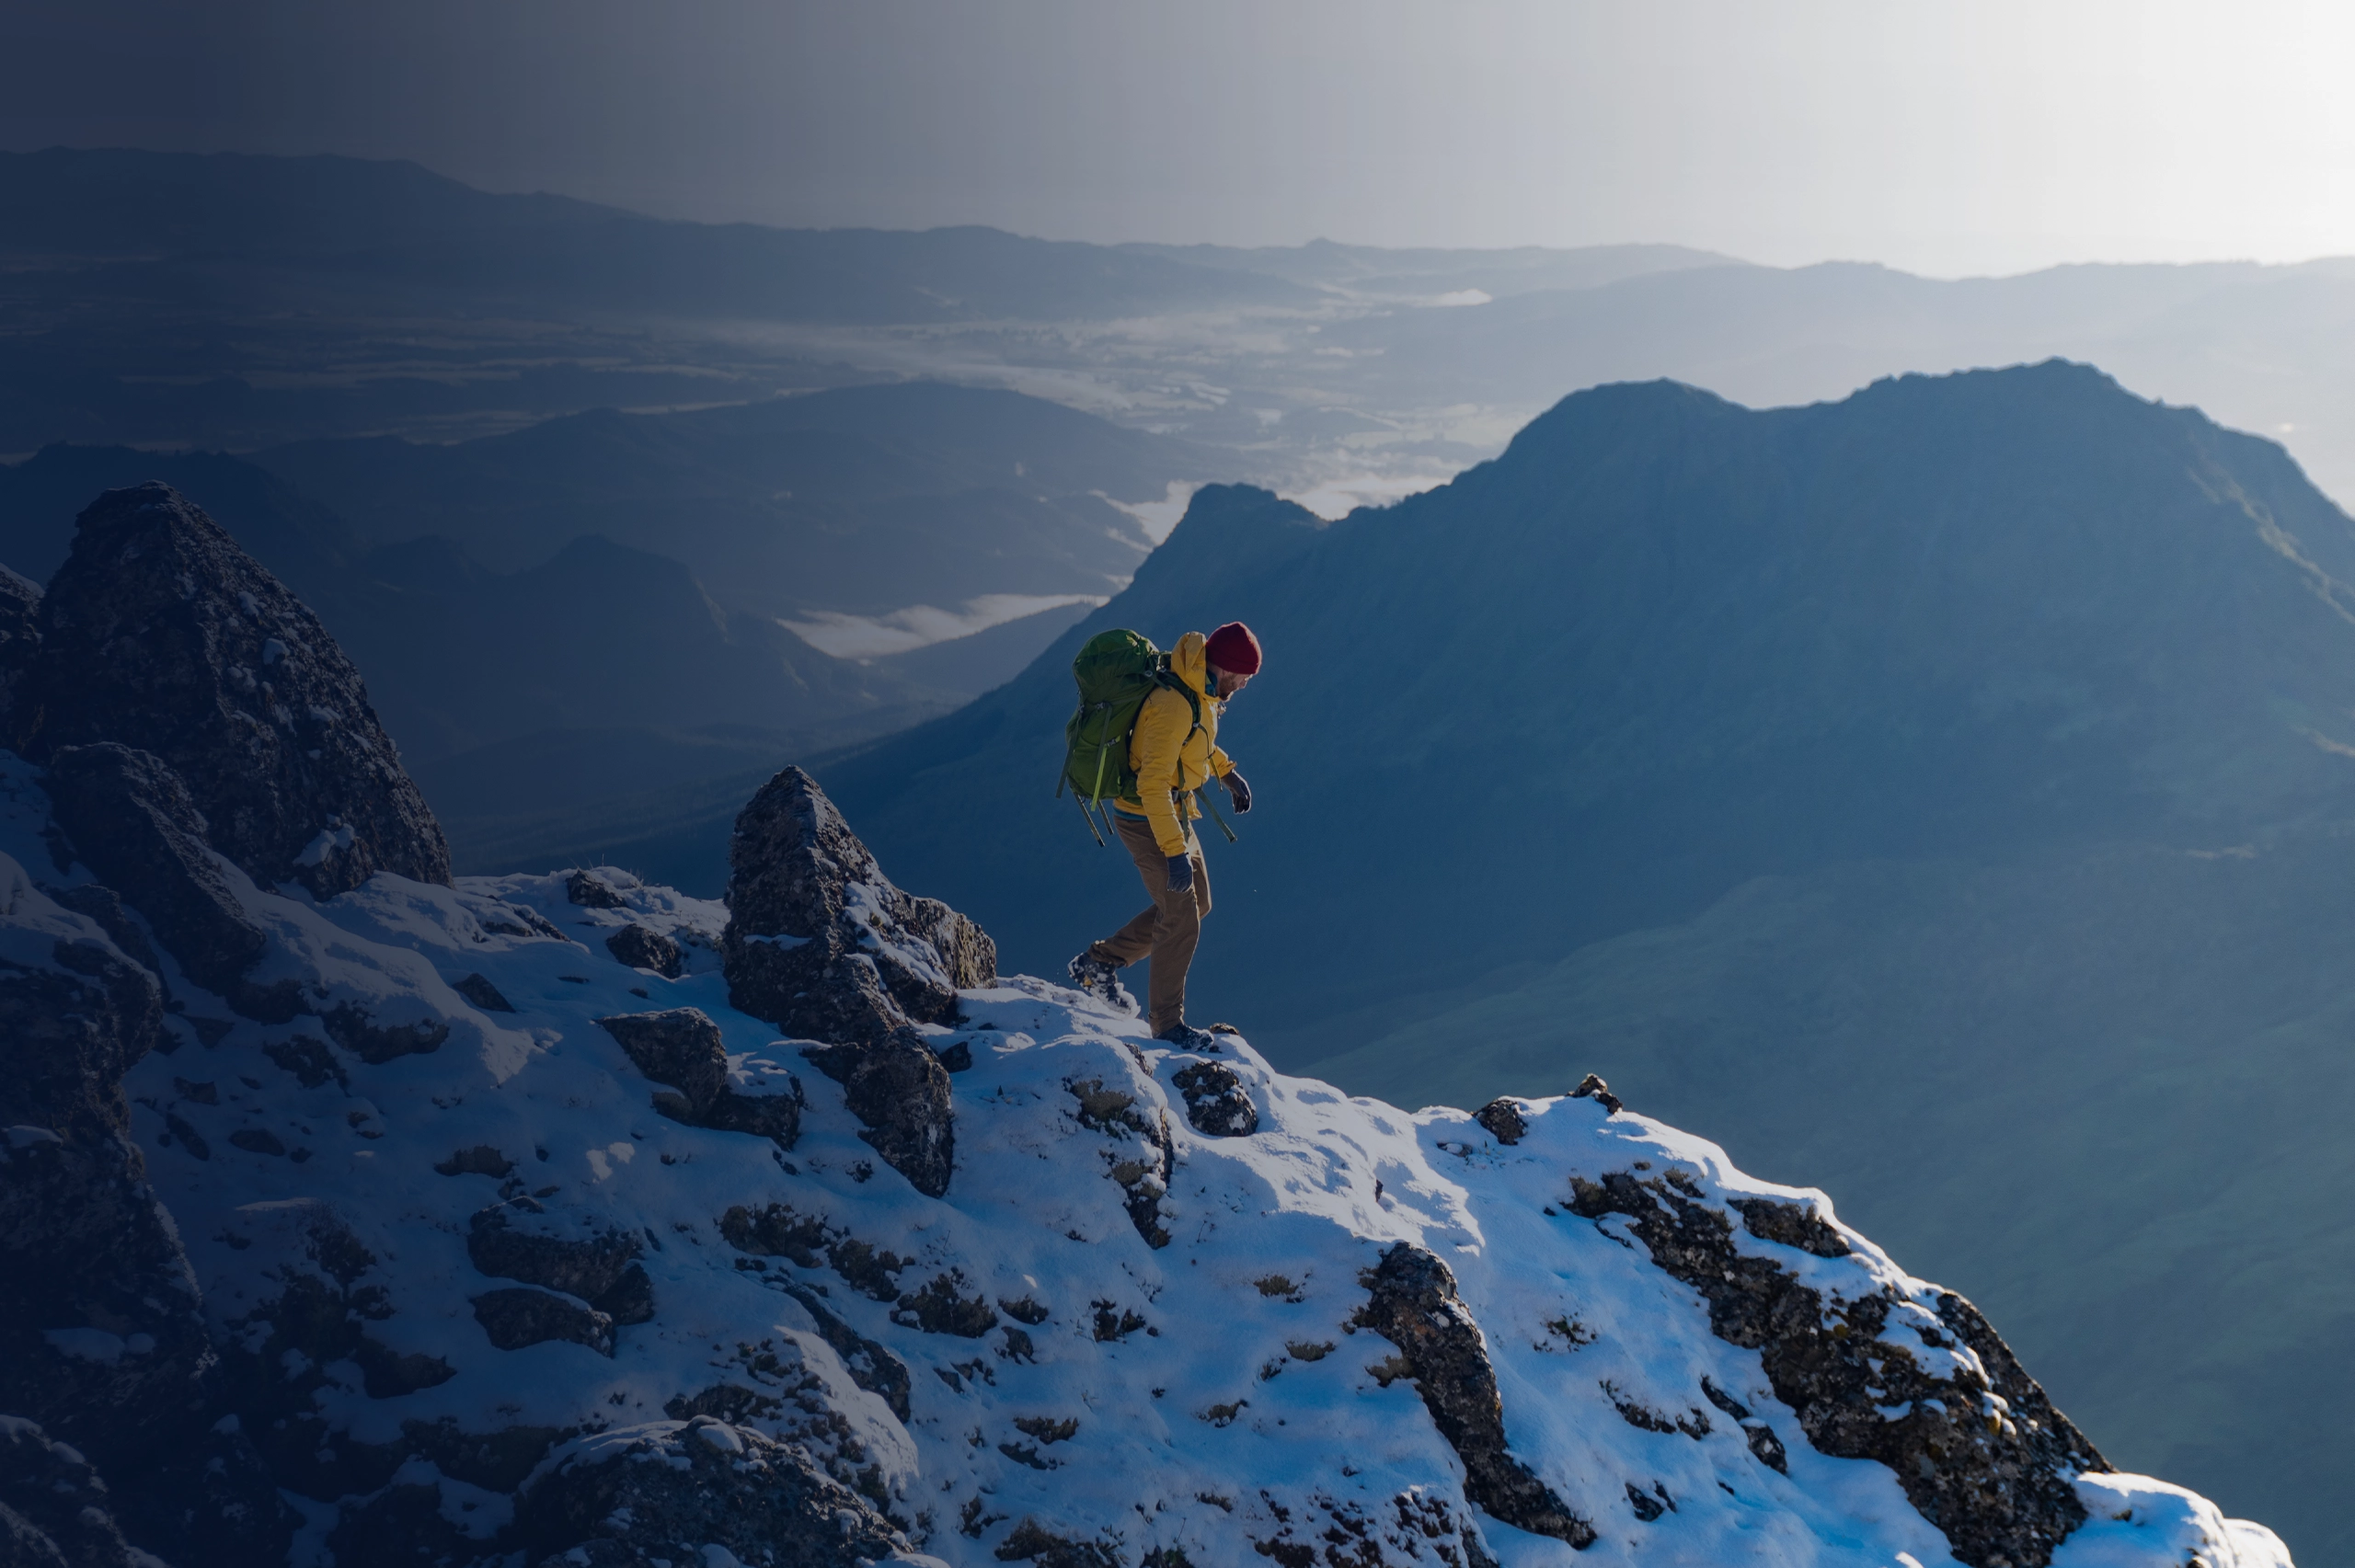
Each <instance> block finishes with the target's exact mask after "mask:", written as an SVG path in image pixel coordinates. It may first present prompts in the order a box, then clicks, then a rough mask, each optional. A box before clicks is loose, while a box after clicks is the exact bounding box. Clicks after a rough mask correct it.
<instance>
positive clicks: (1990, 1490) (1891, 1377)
mask: <svg viewBox="0 0 2355 1568" xmlns="http://www.w3.org/2000/svg"><path fill="white" fill-rule="evenodd" d="M1571 1188H1572V1191H1571V1195H1570V1200H1569V1204H1568V1207H1569V1208H1570V1209H1571V1211H1572V1212H1574V1213H1577V1214H1580V1215H1584V1216H1586V1217H1587V1218H1589V1219H1602V1218H1603V1217H1604V1216H1607V1215H1625V1216H1626V1217H1627V1219H1629V1220H1631V1221H1632V1222H1633V1223H1632V1226H1631V1229H1632V1230H1634V1232H1635V1235H1636V1237H1637V1239H1638V1240H1639V1241H1641V1242H1643V1243H1644V1245H1645V1246H1647V1247H1648V1248H1649V1249H1650V1251H1651V1254H1652V1261H1653V1262H1654V1263H1656V1264H1658V1265H1660V1267H1661V1268H1662V1269H1664V1270H1666V1271H1667V1272H1668V1273H1669V1274H1670V1275H1671V1276H1674V1277H1675V1278H1677V1279H1680V1280H1682V1281H1683V1282H1684V1283H1685V1284H1687V1285H1689V1286H1691V1287H1692V1288H1694V1289H1695V1290H1697V1291H1699V1292H1700V1293H1701V1295H1702V1296H1703V1297H1704V1298H1705V1299H1706V1300H1707V1301H1708V1304H1709V1326H1710V1328H1711V1329H1712V1330H1713V1331H1714V1332H1715V1333H1717V1336H1718V1337H1719V1338H1720V1339H1724V1340H1727V1341H1729V1342H1730V1343H1732V1344H1734V1345H1741V1346H1743V1347H1745V1348H1749V1349H1755V1350H1756V1351H1758V1353H1759V1359H1760V1361H1761V1363H1762V1365H1763V1367H1764V1368H1765V1371H1766V1377H1767V1379H1768V1381H1769V1382H1770V1383H1771V1384H1772V1385H1773V1387H1774V1390H1775V1397H1776V1398H1777V1399H1779V1400H1781V1401H1782V1402H1784V1403H1785V1404H1787V1405H1789V1406H1790V1407H1791V1408H1792V1409H1793V1410H1795V1411H1797V1412H1798V1418H1799V1425H1800V1426H1801V1427H1802V1428H1804V1429H1805V1431H1806V1433H1807V1436H1808V1440H1809V1442H1810V1443H1812V1444H1813V1445H1814V1446H1815V1448H1817V1449H1818V1450H1819V1451H1820V1452H1822V1453H1826V1454H1830V1455H1832V1456H1833V1457H1834V1458H1837V1459H1878V1460H1879V1461H1880V1462H1881V1463H1883V1464H1885V1465H1887V1466H1888V1467H1889V1468H1890V1470H1891V1471H1894V1472H1895V1473H1896V1476H1897V1480H1898V1484H1899V1485H1901V1486H1902V1487H1903V1488H1904V1489H1905V1494H1906V1496H1907V1497H1908V1498H1910V1499H1911V1500H1912V1501H1913V1505H1914V1507H1915V1508H1917V1509H1918V1510H1920V1512H1921V1514H1922V1516H1923V1517H1924V1518H1925V1519H1927V1520H1929V1521H1930V1523H1932V1524H1933V1525H1936V1527H1937V1528H1939V1529H1940V1530H1942V1531H1944V1532H1945V1534H1946V1537H1947V1541H1948V1543H1949V1544H1950V1545H1951V1547H1952V1549H1953V1551H1954V1554H1955V1555H1956V1556H1957V1557H1959V1558H1960V1559H1961V1560H1962V1561H1963V1562H1968V1563H1970V1564H1971V1565H1972V1568H2000V1565H2005V1564H2008V1565H2010V1568H2044V1564H2046V1563H2048V1562H2051V1558H2052V1553H2053V1551H2055V1549H2057V1548H2058V1547H2059V1546H2060V1544H2061V1542H2062V1540H2063V1539H2066V1538H2067V1536H2068V1535H2069V1533H2070V1532H2071V1531H2072V1530H2074V1529H2075V1528H2077V1527H2078V1526H2079V1525H2080V1524H2083V1523H2084V1522H2085V1505H2084V1503H2083V1502H2081V1501H2080V1500H2079V1498H2078V1496H2077V1492H2076V1488H2075V1486H2074V1479H2075V1477H2076V1476H2077V1474H2078V1473H2079V1472H2080V1471H2107V1470H2108V1469H2109V1465H2108V1461H2106V1460H2105V1459H2103V1458H2102V1457H2101V1454H2100V1452H2099V1451H2098V1450H2097V1449H2096V1448H2094V1446H2093V1444H2092V1443H2091V1442H2089V1441H2088V1440H2087V1439H2086V1437H2085V1434H2083V1433H2082V1432H2079V1431H2078V1430H2077V1428H2076V1427H2075V1426H2074V1425H2072V1424H2071V1423H2070V1421H2069V1418H2068V1417H2067V1416H2065V1415H2062V1413H2060V1412H2059V1411H2058V1410H2056V1409H2054V1408H2053V1406H2052V1402H2051V1401H2050V1400H2049V1399H2047V1398H2046V1397H2045V1393H2044V1391H2043V1389H2042V1388H2040V1387H2039V1386H2038V1384H2037V1382H2036V1380H2035V1379H2032V1378H2030V1377H2029V1376H2028V1373H2027V1372H2026V1370H2025V1369H2023V1368H2021V1366H2020V1364H2019V1362H2018V1360H2017V1359H2016V1358H2015V1357H2014V1356H2013V1355H2012V1353H2011V1350H2010V1348H2009V1347H2008V1346H2006V1345H2005V1344H2004V1342H2003V1341H2002V1340H2001V1339H2000V1338H1998V1337H1997V1336H1996V1334H1995V1332H1994V1330H1993V1329H1992V1328H1990V1327H1989V1326H1988V1324H1987V1321H1986V1319H1984V1318H1983V1317H1982V1316H1981V1315H1980V1313H1979V1310H1978V1309H1977V1308H1975V1307H1973V1306H1971V1304H1970V1302H1968V1301H1966V1300H1964V1299H1962V1298H1961V1297H1959V1296H1957V1295H1955V1294H1953V1293H1952V1292H1943V1293H1940V1294H1939V1295H1938V1296H1937V1297H1936V1310H1935V1311H1932V1310H1928V1309H1925V1308H1924V1307H1923V1306H1922V1305H1921V1304H1920V1303H1917V1302H1913V1301H1911V1300H1906V1299H1901V1298H1899V1297H1897V1296H1896V1295H1894V1294H1892V1293H1890V1292H1888V1291H1886V1290H1883V1291H1880V1292H1878V1293H1876V1294H1872V1295H1868V1296H1867V1297H1865V1298H1864V1299H1861V1300H1855V1301H1828V1300H1826V1299H1824V1297H1823V1296H1822V1294H1821V1293H1820V1292H1819V1291H1817V1290H1814V1289H1812V1288H1809V1287H1808V1286H1806V1285H1803V1284H1801V1283H1800V1281H1799V1278H1798V1275H1797V1274H1796V1273H1795V1272H1794V1271H1792V1270H1791V1269H1788V1268H1786V1267H1784V1266H1783V1265H1780V1264H1778V1263H1775V1261H1773V1260H1772V1259H1771V1258H1766V1257H1760V1256H1756V1255H1754V1254H1753V1253H1746V1252H1744V1251H1742V1250H1740V1248H1738V1247H1737V1246H1736V1245H1735V1243H1734V1228H1735V1224H1736V1216H1737V1215H1738V1216H1739V1217H1740V1225H1741V1228H1742V1229H1743V1230H1747V1231H1748V1232H1749V1233H1750V1234H1751V1235H1752V1236H1754V1237H1757V1238H1759V1239H1760V1240H1762V1241H1768V1242H1776V1243H1779V1244H1781V1245H1785V1246H1792V1247H1797V1248H1799V1249H1801V1250H1803V1251H1806V1252H1809V1253H1815V1254H1816V1255H1818V1256H1825V1257H1838V1256H1844V1255H1845V1254H1846V1253H1847V1252H1848V1247H1847V1243H1846V1242H1845V1241H1844V1240H1843V1239H1842V1238H1841V1236H1840V1235H1839V1233H1838V1232H1837V1231H1836V1230H1833V1229H1832V1226H1830V1225H1829V1224H1828V1223H1826V1222H1825V1221H1824V1220H1823V1219H1822V1218H1821V1216H1820V1215H1818V1214H1816V1213H1815V1212H1814V1210H1813V1209H1812V1208H1809V1207H1805V1206H1802V1205H1798V1204H1789V1203H1783V1202H1779V1201H1776V1200H1774V1199H1765V1198H1751V1199H1734V1200H1732V1201H1731V1202H1730V1203H1729V1206H1728V1207H1726V1208H1720V1207H1717V1206H1716V1205H1715V1204H1711V1203H1708V1202H1706V1201H1705V1200H1704V1199H1703V1197H1702V1196H1701V1195H1700V1192H1699V1189H1698V1187H1697V1186H1696V1185H1694V1183H1693V1182H1692V1180H1691V1178H1690V1177H1688V1176H1685V1175H1684V1173H1683V1172H1681V1171H1677V1170H1673V1169H1671V1170H1669V1171H1667V1172H1665V1173H1661V1174H1660V1175H1656V1176H1638V1175H1637V1174H1636V1173H1633V1172H1628V1171H1622V1172H1614V1173H1611V1174H1608V1175H1605V1176H1604V1177H1603V1179H1602V1181H1600V1182H1591V1181H1587V1180H1585V1179H1583V1178H1574V1179H1573V1180H1572V1183H1571ZM1729 1210H1730V1212H1729ZM1900 1334H1904V1335H1907V1336H1909V1337H1911V1338H1912V1339H1913V1342H1914V1343H1913V1345H1907V1344H1905V1343H1904V1340H1903V1339H1901V1338H1900V1337H1899V1335H1900ZM1891 1412H1894V1413H1893V1414H1892V1413H1891ZM1756 1447H1757V1445H1756V1443H1755V1442H1754V1441H1753V1443H1752V1448H1753V1451H1755V1449H1756ZM1778 1451H1779V1450H1778Z"/></svg>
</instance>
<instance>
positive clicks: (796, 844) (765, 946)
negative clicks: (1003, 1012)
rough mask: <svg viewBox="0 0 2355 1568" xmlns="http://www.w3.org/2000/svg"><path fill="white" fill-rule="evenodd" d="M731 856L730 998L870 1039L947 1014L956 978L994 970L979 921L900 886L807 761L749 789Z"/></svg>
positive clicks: (853, 1039)
mask: <svg viewBox="0 0 2355 1568" xmlns="http://www.w3.org/2000/svg"><path fill="white" fill-rule="evenodd" d="M728 858H729V882H728V910H729V921H728V932H727V935H726V937H725V939H724V941H725V946H724V949H723V951H724V956H725V957H726V961H727V975H728V991H729V1001H730V1002H731V1003H733V1004H734V1005H735V1006H736V1007H737V1008H739V1009H741V1011H743V1012H746V1013H752V1015H753V1016H754V1017H756V1018H766V1019H769V1020H771V1021H773V1022H774V1023H775V1024H776V1026H777V1027H778V1028H780V1029H783V1030H785V1031H786V1032H787V1033H788V1034H794V1035H799V1036H803V1037H804V1038H807V1039H813V1040H826V1041H831V1042H835V1043H845V1044H847V1043H862V1044H863V1043H866V1042H867V1041H869V1040H871V1039H874V1038H877V1037H879V1036H881V1035H882V1034H884V1033H887V1032H889V1030H890V1028H891V1027H893V1026H894V1025H896V1024H901V1023H902V1022H905V1021H906V1020H908V1019H913V1020H915V1021H916V1022H918V1023H924V1024H937V1023H946V1022H948V1021H949V1020H950V1019H953V1018H954V1017H955V1016H956V1013H957V992H958V991H959V990H971V989H973V988H975V987H980V986H986V985H989V984H991V983H993V982H994V980H995V979H997V946H996V944H994V943H993V942H991V941H990V939H989V937H988V935H987V934H986V933H983V932H982V929H981V927H979V926H977V925H975V924H974V923H973V922H972V921H969V920H967V919H966V918H965V917H964V916H962V915H960V914H959V913H958V912H957V911H956V910H952V909H950V908H949V907H948V905H946V904H944V903H941V902H940V901H939V900H938V899H936V898H915V897H913V896H912V895H910V894H907V893H902V891H900V889H899V888H897V887H893V886H892V885H891V883H890V880H889V879H887V878H886V877H885V876H884V875H883V873H882V870H881V868H880V867H879V866H878V865H877V864H875V857H874V856H873V855H872V854H870V853H867V846H866V845H865V844H863V843H861V842H859V841H858V837H857V835H856V834H855V833H853V832H852V831H851V830H850V828H849V826H848V825H847V824H845V823H844V821H843V818H842V814H841V813H840V812H838V811H836V810H835V809H834V806H833V802H832V801H830V800H828V799H827V798H826V796H825V794H824V792H823V791H821V790H820V789H819V787H818V784H817V781H816V780H814V779H812V778H811V777H810V775H809V774H808V773H803V772H802V771H801V770H800V769H799V768H787V769H786V770H785V771H784V772H782V773H778V774H777V775H776V776H775V778H772V779H771V780H769V782H768V783H767V784H764V785H762V786H761V789H760V792H759V793H758V794H757V795H753V796H752V801H751V802H750V804H748V805H747V806H746V807H744V809H743V811H742V813H741V815H739V816H738V818H736V834H735V837H734V839H733V840H732V841H730V842H729V851H728ZM861 972H863V973H864V974H865V975H867V976H871V977H872V978H873V979H874V981H875V982H876V984H874V985H872V986H870V985H868V984H867V983H865V982H864V981H863V980H862V979H861V978H860V976H861ZM878 993H880V1002H879V997H878Z"/></svg>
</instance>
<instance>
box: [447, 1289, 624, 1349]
mask: <svg viewBox="0 0 2355 1568" xmlns="http://www.w3.org/2000/svg"><path fill="white" fill-rule="evenodd" d="M474 1309H475V1321H476V1322H478V1323H480V1324H482V1327H483V1332H484V1333H487V1334H488V1335H489V1336H490V1343H491V1344H493V1345H497V1346H498V1347H499V1348H500V1349H501V1350H522V1349H523V1348H524V1347H525V1346H527V1345H542V1344H545V1343H546V1342H547V1341H549V1340H551V1339H561V1340H566V1341H569V1343H571V1344H574V1345H587V1346H588V1347H589V1348H590V1349H592V1350H593V1351H595V1352H596V1353H597V1354H598V1355H600V1356H612V1355H613V1353H614V1320H613V1319H611V1318H609V1317H607V1316H606V1315H605V1314H604V1313H603V1312H601V1311H599V1310H596V1309H595V1308H594V1307H592V1306H590V1305H589V1304H588V1303H586V1302H584V1301H576V1300H573V1299H571V1298H569V1297H566V1296H557V1295H552V1294H550V1293H549V1292H547V1291H546V1290H534V1289H531V1288H527V1287H524V1286H520V1285H519V1286H514V1287H511V1288H508V1289H504V1290H491V1291H487V1292H485V1293H484V1294H482V1295H480V1296H477V1297H476V1298H475V1299H474Z"/></svg>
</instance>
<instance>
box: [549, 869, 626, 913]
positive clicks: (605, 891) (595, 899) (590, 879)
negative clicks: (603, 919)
mask: <svg viewBox="0 0 2355 1568" xmlns="http://www.w3.org/2000/svg"><path fill="white" fill-rule="evenodd" d="M564 896H565V897H566V898H569V899H571V900H572V901H573V902H574V903H576V904H578V905H580V907H581V908H582V909H584V910H624V909H627V908H628V907H629V906H628V905H627V904H626V903H624V902H623V901H622V896H621V895H620V894H619V893H616V892H615V891H614V889H613V886H612V884H610V883H608V882H607V881H606V880H605V879H604V878H603V877H602V876H592V875H591V874H590V873H588V872H586V871H576V872H574V873H573V874H572V875H571V876H570V877H569V878H567V879H566V881H565V884H564Z"/></svg>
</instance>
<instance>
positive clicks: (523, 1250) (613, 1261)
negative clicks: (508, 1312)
mask: <svg viewBox="0 0 2355 1568" xmlns="http://www.w3.org/2000/svg"><path fill="white" fill-rule="evenodd" d="M645 1250H646V1245H645V1243H644V1242H642V1241H640V1240H639V1239H638V1236H637V1235H636V1234H634V1233H632V1232H630V1231H627V1230H576V1231H575V1232H573V1233H569V1234H568V1233H566V1231H565V1230H563V1229H561V1228H560V1224H559V1222H558V1221H557V1220H556V1219H554V1218H553V1217H551V1216H549V1215H548V1214H547V1213H546V1210H544V1209H543V1208H542V1207H540V1205H539V1204H538V1203H537V1202H536V1201H535V1200H534V1199H532V1198H528V1197H519V1198H516V1199H514V1200H512V1201H511V1202H508V1203H500V1204H493V1205H492V1206H491V1207H488V1208H485V1209H481V1210H479V1211H477V1213H476V1215H475V1217H474V1219H473V1222H472V1223H471V1225H470V1226H469V1227H468V1230H467V1235H466V1256H467V1257H468V1258H469V1259H471V1260H472V1261H473V1263H474V1265H475V1267H476V1268H477V1269H479V1270H481V1271H482V1272H483V1273H484V1274H487V1275H490V1276H494V1277H497V1278H501V1279H520V1280H522V1281H523V1283H524V1284H526V1285H538V1286H543V1287H545V1288H547V1289H550V1290H558V1291H562V1292H563V1293H565V1294H566V1295H568V1296H578V1297H579V1298H580V1299H582V1300H583V1301H586V1302H587V1303H589V1305H590V1306H592V1307H593V1308H595V1309H596V1310H599V1311H601V1312H603V1313H604V1314H605V1315H606V1316H607V1317H609V1318H611V1319H612V1320H613V1321H614V1322H616V1323H642V1322H649V1321H650V1320H651V1319H652V1318H653V1316H654V1284H653V1281H652V1280H650V1279H649V1278H648V1277H647V1274H646V1267H645V1265H643V1264H641V1263H639V1262H638V1257H639V1255H640V1254H641V1253H644V1252H645ZM477 1315H479V1311H478V1312H477Z"/></svg>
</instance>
